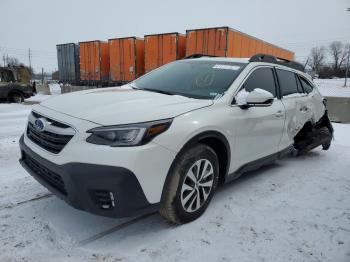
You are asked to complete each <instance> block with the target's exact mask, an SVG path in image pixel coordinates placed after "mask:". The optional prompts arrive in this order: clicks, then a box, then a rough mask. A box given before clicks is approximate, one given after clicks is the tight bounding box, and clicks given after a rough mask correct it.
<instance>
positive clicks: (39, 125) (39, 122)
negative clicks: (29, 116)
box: [34, 118, 46, 132]
mask: <svg viewBox="0 0 350 262" xmlns="http://www.w3.org/2000/svg"><path fill="white" fill-rule="evenodd" d="M45 122H46V121H45V119H43V118H38V119H36V120H35V122H34V127H35V129H36V130H37V131H39V132H43V131H44V130H45Z"/></svg>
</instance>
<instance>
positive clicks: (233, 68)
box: [213, 65, 241, 71]
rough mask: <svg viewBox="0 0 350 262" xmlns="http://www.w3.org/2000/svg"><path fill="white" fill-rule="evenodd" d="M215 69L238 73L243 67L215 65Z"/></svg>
mask: <svg viewBox="0 0 350 262" xmlns="http://www.w3.org/2000/svg"><path fill="white" fill-rule="evenodd" d="M213 68H216V69H225V70H234V71H237V70H238V69H240V68H241V67H240V66H235V65H214V66H213Z"/></svg>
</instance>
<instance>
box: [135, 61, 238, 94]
mask: <svg viewBox="0 0 350 262" xmlns="http://www.w3.org/2000/svg"><path fill="white" fill-rule="evenodd" d="M244 67H245V64H244V63H236V62H221V61H205V60H180V61H176V62H173V63H170V64H167V65H165V66H163V67H161V68H159V69H157V70H154V71H153V72H151V73H149V74H147V75H145V76H143V77H141V78H139V79H137V80H135V81H134V82H133V83H132V85H133V86H134V87H135V88H139V89H145V90H149V91H154V92H159V93H164V94H169V95H183V96H187V97H192V98H199V99H214V98H215V97H217V96H218V95H220V94H223V93H224V92H225V91H226V90H227V89H228V88H229V87H230V85H231V84H232V82H233V81H234V80H235V79H236V77H237V76H238V75H239V73H240V72H241V71H242V69H243V68H244Z"/></svg>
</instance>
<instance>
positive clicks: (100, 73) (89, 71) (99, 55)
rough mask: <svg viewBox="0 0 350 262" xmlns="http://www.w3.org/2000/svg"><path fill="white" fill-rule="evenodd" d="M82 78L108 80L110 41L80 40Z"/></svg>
mask: <svg viewBox="0 0 350 262" xmlns="http://www.w3.org/2000/svg"><path fill="white" fill-rule="evenodd" d="M79 49H80V80H81V81H89V82H108V80H109V48H108V42H102V41H99V40H95V41H88V42H79Z"/></svg>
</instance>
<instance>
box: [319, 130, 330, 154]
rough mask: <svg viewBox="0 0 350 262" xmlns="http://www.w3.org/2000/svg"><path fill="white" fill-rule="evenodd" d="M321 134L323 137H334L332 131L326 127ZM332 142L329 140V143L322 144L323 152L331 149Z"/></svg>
mask: <svg viewBox="0 0 350 262" xmlns="http://www.w3.org/2000/svg"><path fill="white" fill-rule="evenodd" d="M320 134H322V135H323V136H329V137H332V134H331V131H330V130H329V128H328V127H325V126H324V127H322V128H321V129H320ZM331 141H332V140H329V142H327V143H324V144H322V150H328V149H329V148H330V147H331Z"/></svg>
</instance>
